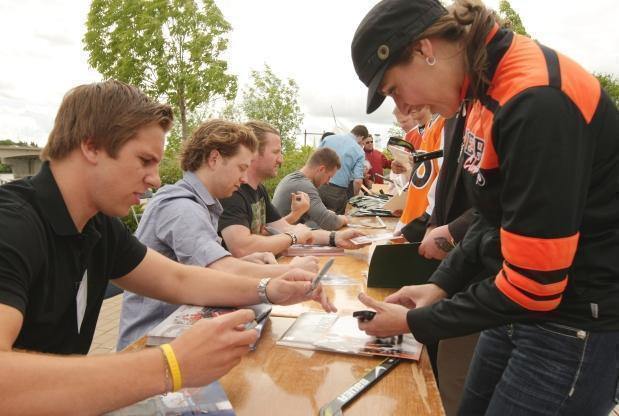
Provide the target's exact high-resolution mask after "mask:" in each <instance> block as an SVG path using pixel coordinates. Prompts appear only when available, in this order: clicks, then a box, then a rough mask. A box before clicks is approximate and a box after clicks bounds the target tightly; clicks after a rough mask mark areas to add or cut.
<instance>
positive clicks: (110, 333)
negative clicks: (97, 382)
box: [89, 295, 123, 354]
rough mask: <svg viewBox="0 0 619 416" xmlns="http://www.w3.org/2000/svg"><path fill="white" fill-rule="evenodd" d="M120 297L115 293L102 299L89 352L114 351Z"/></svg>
mask: <svg viewBox="0 0 619 416" xmlns="http://www.w3.org/2000/svg"><path fill="white" fill-rule="evenodd" d="M122 298H123V296H122V295H117V296H114V297H113V298H109V299H106V300H104V301H103V307H102V308H101V313H100V314H99V321H98V322H97V328H96V329H95V336H94V338H93V340H92V345H91V346H90V352H89V354H108V353H110V352H114V351H116V340H117V339H118V321H119V318H120V305H121V302H122Z"/></svg>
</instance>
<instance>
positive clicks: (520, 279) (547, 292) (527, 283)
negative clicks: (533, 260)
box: [503, 263, 567, 296]
mask: <svg viewBox="0 0 619 416" xmlns="http://www.w3.org/2000/svg"><path fill="white" fill-rule="evenodd" d="M503 271H504V272H505V278H506V279H507V281H508V282H509V283H511V284H512V285H513V286H516V287H518V288H520V289H522V290H526V291H527V292H529V293H533V294H534V295H537V296H552V295H558V294H560V293H563V291H564V290H565V287H566V286H567V275H566V276H565V278H563V280H561V281H559V282H556V283H549V284H543V283H539V282H537V281H535V280H533V279H531V278H529V277H526V276H524V275H522V274H521V273H518V272H517V271H515V270H514V269H512V268H511V267H509V265H508V264H506V263H503Z"/></svg>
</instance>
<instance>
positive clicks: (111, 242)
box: [0, 81, 332, 414]
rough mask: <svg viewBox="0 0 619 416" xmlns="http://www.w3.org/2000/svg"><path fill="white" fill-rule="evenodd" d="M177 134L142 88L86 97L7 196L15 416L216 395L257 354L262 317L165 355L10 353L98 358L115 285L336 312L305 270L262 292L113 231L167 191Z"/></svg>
mask: <svg viewBox="0 0 619 416" xmlns="http://www.w3.org/2000/svg"><path fill="white" fill-rule="evenodd" d="M171 124H172V111H171V109H170V107H169V106H167V105H161V104H157V103H155V102H153V101H151V100H150V99H149V98H147V97H146V96H145V95H144V94H143V93H141V92H140V91H139V90H137V89H136V88H134V87H131V86H129V85H126V84H123V83H121V82H118V81H106V82H102V83H97V84H91V85H82V86H79V87H77V88H74V89H73V90H71V91H70V92H69V93H68V94H67V95H66V96H65V98H64V100H63V102H62V104H61V106H60V109H59V111H58V114H57V116H56V120H55V124H54V128H53V130H52V132H51V134H50V137H49V141H48V143H47V145H46V147H45V149H44V151H43V155H42V157H43V159H44V160H45V163H44V164H43V167H42V169H41V171H40V172H39V173H38V174H37V175H35V176H34V177H32V178H28V179H24V180H19V181H15V182H13V183H11V184H8V185H5V186H2V187H0V229H1V230H2V233H0V374H2V377H0V403H2V413H3V414H37V413H38V414H51V413H53V414H69V413H71V414H86V413H88V414H101V413H104V412H106V411H110V410H113V409H116V408H119V407H123V406H126V405H128V404H131V403H133V402H136V401H139V400H141V399H144V398H146V397H148V396H152V395H155V394H158V393H163V392H165V391H169V390H171V389H172V388H177V387H178V386H179V385H182V386H201V385H205V384H208V383H210V382H211V381H213V380H215V379H217V378H219V377H221V376H222V375H224V374H226V373H227V372H228V371H229V370H230V369H231V368H232V367H233V366H235V365H236V364H238V363H239V361H240V359H241V357H242V356H243V355H244V354H245V353H247V351H248V350H249V345H250V344H251V343H253V342H254V341H255V340H256V336H257V335H256V332H255V331H253V330H247V331H246V330H242V329H240V328H242V325H243V324H246V323H248V322H250V321H251V320H252V319H253V318H254V316H253V312H251V311H248V310H241V311H237V312H234V313H230V314H227V315H225V316H222V317H218V318H215V319H212V320H203V321H200V322H198V323H197V324H196V325H195V326H194V327H193V328H191V330H189V331H187V332H186V333H185V334H184V335H182V336H180V337H178V338H177V339H176V340H174V341H172V342H171V343H170V344H169V345H168V347H164V348H163V349H161V350H160V349H149V350H144V351H140V352H136V353H128V354H114V355H110V356H99V357H71V358H69V357H61V356H53V355H41V354H29V353H22V352H14V351H12V348H19V349H23V350H30V351H38V352H44V353H51V354H86V353H87V352H88V349H89V347H90V343H91V341H92V336H93V333H94V329H95V325H96V322H97V317H98V314H99V310H100V307H101V303H102V300H103V294H104V292H105V287H106V286H107V282H108V279H114V283H116V284H117V285H119V286H121V287H122V288H124V289H128V290H131V291H133V292H136V293H140V294H142V295H145V296H149V297H152V298H157V299H161V300H165V301H167V302H172V303H179V304H182V303H189V304H195V305H214V306H215V305H230V306H234V305H237V306H241V305H247V304H254V303H258V302H261V301H263V302H264V301H270V302H273V303H279V304H290V303H295V302H299V301H302V300H306V299H308V298H312V299H315V300H318V301H320V302H321V303H322V304H323V307H325V309H326V310H331V309H332V305H330V303H329V302H328V300H327V299H326V297H325V296H324V294H323V293H322V291H321V289H317V290H315V291H314V292H312V293H310V294H309V295H306V292H307V290H308V289H309V288H310V282H309V281H310V280H311V279H312V277H313V274H311V273H308V272H304V271H299V270H295V271H291V272H288V273H286V274H285V275H283V276H280V277H278V278H273V279H270V280H268V279H263V280H261V282H260V284H258V285H257V284H256V280H255V278H249V277H241V276H236V275H230V274H228V273H225V272H221V271H216V270H212V269H207V268H203V267H191V266H184V265H181V264H179V263H175V262H173V261H171V260H169V259H167V258H165V257H164V256H162V255H160V254H158V253H156V252H155V251H153V250H150V249H147V248H146V247H145V246H143V245H142V244H141V243H139V242H138V241H137V240H136V239H135V238H134V237H133V236H131V235H130V234H129V232H128V231H127V229H126V228H124V226H123V225H122V224H121V223H120V221H119V220H118V219H116V218H113V217H115V216H123V215H126V214H127V212H128V211H129V207H130V206H131V205H132V204H136V203H138V202H139V196H140V194H141V193H143V192H144V191H145V190H146V189H147V188H149V187H154V188H156V187H158V186H159V185H160V181H159V175H158V172H157V169H158V165H159V161H160V160H161V158H162V154H163V145H164V137H165V133H166V132H167V131H168V130H169V128H170V126H171ZM154 276H156V277H157V278H156V279H153V277H154ZM175 362H177V364H178V366H179V367H180V371H179V372H177V371H176V367H175V366H174V364H175ZM168 369H169V372H168ZM170 377H171V378H170Z"/></svg>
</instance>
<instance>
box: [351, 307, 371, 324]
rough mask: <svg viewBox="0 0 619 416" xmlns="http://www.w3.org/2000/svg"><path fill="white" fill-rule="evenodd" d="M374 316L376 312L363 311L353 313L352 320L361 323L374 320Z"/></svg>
mask: <svg viewBox="0 0 619 416" xmlns="http://www.w3.org/2000/svg"><path fill="white" fill-rule="evenodd" d="M374 315H376V312H374V311H367V310H365V311H354V312H353V313H352V316H353V318H357V319H358V320H360V321H361V322H367V321H371V320H372V319H374Z"/></svg>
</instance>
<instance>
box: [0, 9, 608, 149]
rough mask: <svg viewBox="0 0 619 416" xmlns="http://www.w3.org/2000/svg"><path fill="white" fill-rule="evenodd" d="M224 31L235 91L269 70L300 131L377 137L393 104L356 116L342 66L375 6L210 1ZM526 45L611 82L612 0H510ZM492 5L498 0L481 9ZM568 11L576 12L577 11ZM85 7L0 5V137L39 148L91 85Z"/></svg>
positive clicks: (350, 82) (362, 91) (356, 96)
mask: <svg viewBox="0 0 619 416" xmlns="http://www.w3.org/2000/svg"><path fill="white" fill-rule="evenodd" d="M216 3H217V4H218V6H219V7H220V9H221V10H222V12H223V14H224V16H225V17H226V19H227V20H228V21H229V22H230V23H231V25H232V28H233V30H232V32H231V33H230V36H229V39H230V43H229V48H228V51H227V53H226V59H227V60H228V62H229V70H230V72H231V73H233V74H236V75H237V76H238V77H239V85H240V86H241V87H242V86H244V85H245V83H246V82H247V80H248V74H249V71H250V70H252V69H258V70H261V69H262V68H263V66H264V64H265V63H266V64H269V65H270V66H271V68H272V69H273V71H274V72H275V73H276V74H277V75H278V76H279V77H280V78H293V79H295V80H296V81H297V83H298V84H299V87H300V104H301V108H302V111H303V112H304V115H305V119H304V123H303V125H302V130H304V129H307V130H308V131H310V132H321V131H323V130H330V129H332V128H333V118H332V117H331V106H333V110H334V112H335V115H336V116H337V119H338V121H339V122H340V124H343V125H344V126H347V127H352V126H353V125H355V124H358V123H364V124H366V125H368V127H370V130H371V131H372V132H374V133H380V134H382V135H383V136H384V135H385V134H386V133H387V130H388V129H389V127H390V126H391V125H392V116H391V110H392V104H391V102H389V101H386V102H385V104H384V105H383V106H382V107H381V108H380V109H379V110H378V111H376V112H375V113H374V114H372V115H366V114H365V111H364V109H365V97H366V88H365V87H364V86H363V84H361V82H360V81H359V80H358V79H357V76H356V74H355V72H354V69H353V66H352V62H351V59H350V41H351V39H352V36H353V34H354V31H355V29H356V27H357V24H358V23H359V22H360V20H361V19H362V18H363V16H364V15H365V14H366V13H367V11H368V10H369V9H370V8H371V7H372V5H374V4H375V3H376V1H366V0H329V1H326V0H312V1H301V0H292V1H290V0H287V1H286V0H261V1H248V0H216ZM510 3H511V5H512V7H513V8H514V9H515V10H516V11H517V12H518V13H519V14H520V17H521V18H522V20H523V22H524V25H525V28H526V29H527V31H528V32H529V34H531V35H532V36H533V37H534V38H535V39H537V40H539V41H540V42H542V43H544V44H546V45H548V46H550V47H552V48H554V49H557V50H558V51H560V52H562V53H564V54H566V55H568V56H570V57H572V58H574V59H575V60H576V61H578V62H579V63H580V64H582V65H583V66H584V67H585V68H587V69H588V70H590V71H597V72H607V73H614V74H615V75H616V76H619V47H618V45H619V31H618V30H617V29H616V28H615V29H613V27H616V25H617V23H618V22H617V16H619V13H618V11H619V2H617V0H590V1H589V2H586V3H583V2H574V3H572V2H571V1H565V0H544V1H540V0H511V1H510ZM486 4H488V5H489V6H491V7H497V5H498V0H492V1H487V2H486ZM576 4H578V5H579V7H576ZM89 5H90V2H89V1H81V0H19V1H15V0H0V39H1V40H0V139H13V140H25V141H35V142H37V143H39V144H41V145H42V144H44V143H45V141H46V140H47V134H48V132H49V130H50V128H51V125H52V123H53V119H54V116H55V113H56V110H57V107H58V105H59V103H60V101H61V99H62V96H63V94H64V93H65V92H66V91H67V90H68V89H70V88H71V87H73V86H75V85H78V84H82V83H86V82H93V81H98V80H100V79H101V77H100V75H99V74H98V73H97V72H96V71H94V70H93V69H91V68H90V67H89V66H88V63H87V54H86V53H85V52H84V51H83V50H82V37H83V35H84V32H85V29H84V24H85V20H86V14H87V13H88V8H89Z"/></svg>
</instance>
